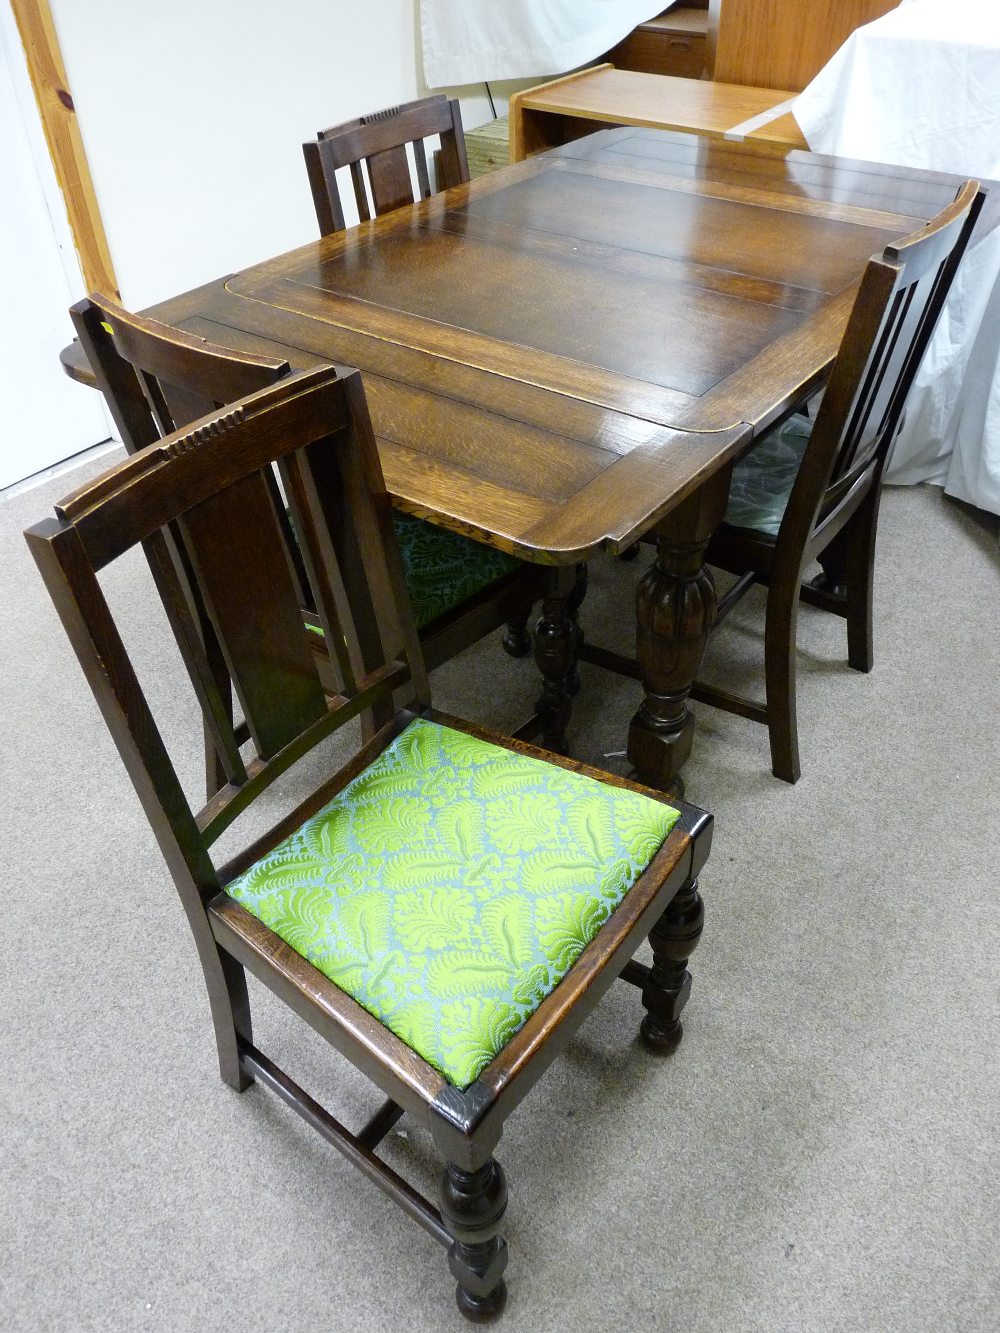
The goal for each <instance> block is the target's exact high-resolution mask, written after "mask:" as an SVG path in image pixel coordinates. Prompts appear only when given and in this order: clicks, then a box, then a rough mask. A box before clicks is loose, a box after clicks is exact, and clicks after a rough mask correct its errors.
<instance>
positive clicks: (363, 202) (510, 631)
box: [302, 93, 585, 732]
mask: <svg viewBox="0 0 1000 1333" xmlns="http://www.w3.org/2000/svg"><path fill="white" fill-rule="evenodd" d="M435 135H436V136H437V137H438V139H439V141H440V145H441V146H440V149H439V150H438V151H437V152H435V153H434V165H435V174H436V189H438V190H445V189H448V188H449V187H450V186H452V185H463V184H465V183H466V182H467V181H468V179H469V163H468V158H467V157H466V152H465V134H464V132H463V129H462V112H461V107H460V106H459V103H458V101H457V99H454V98H452V99H449V98H447V97H445V96H444V94H443V93H442V94H437V95H435V96H433V97H423V98H420V99H419V100H418V101H415V102H406V103H404V104H403V105H402V106H393V107H387V108H385V109H384V110H382V111H373V112H370V113H369V114H368V115H364V116H359V117H358V118H357V119H356V120H349V121H345V122H344V123H343V124H341V125H334V126H331V127H330V128H329V129H325V130H320V131H319V133H318V134H317V136H316V139H315V140H312V141H310V142H309V143H304V144H303V145H302V153H303V156H304V157H305V162H306V171H307V173H308V176H309V185H310V188H311V190H312V197H313V206H314V208H315V209H316V220H317V222H318V223H319V230H320V235H322V236H330V235H332V234H334V233H335V232H339V231H344V230H345V229H346V226H347V222H346V219H345V215H344V208H343V203H342V201H341V197H340V187H339V186H338V184H337V172H338V171H339V170H340V169H341V168H344V167H347V168H349V169H350V174H351V183H352V185H353V187H354V199H355V202H356V204H357V208H358V216H359V218H360V219H361V221H362V222H369V221H371V219H372V218H374V217H380V216H381V215H382V214H383V213H388V212H391V211H392V209H394V208H401V207H403V205H405V204H413V203H416V202H417V200H418V199H427V198H429V197H430V195H431V194H432V193H433V191H432V189H431V178H430V172H429V169H428V162H427V148H426V144H425V140H427V139H428V138H432V137H434V136H435ZM411 155H412V163H413V164H412V169H411V162H410V157H411ZM414 173H415V175H416V179H415V180H414ZM419 534H420V529H419V527H418V526H416V525H414V526H413V527H412V529H411V536H412V539H413V540H414V541H417V540H419ZM524 583H525V585H526V591H527V592H528V593H530V594H531V597H530V599H529V601H528V602H527V603H526V604H525V605H524V606H523V607H522V608H521V609H519V610H518V611H517V612H516V613H515V614H507V616H506V618H505V620H504V621H503V622H497V623H505V624H506V629H505V631H504V635H503V640H502V642H503V646H504V649H505V651H506V652H508V653H510V655H511V656H512V657H517V656H522V655H524V654H525V653H527V652H528V650H529V646H530V640H529V637H528V634H527V623H528V619H529V618H530V612H531V604H532V602H533V601H534V600H537V599H538V598H540V597H541V596H543V595H544V589H543V588H542V587H541V586H540V579H539V574H538V571H537V570H526V571H525V573H524ZM584 587H585V585H584V583H583V582H582V571H581V583H580V585H579V588H578V593H577V596H576V597H575V598H574V599H573V601H572V605H571V612H572V614H573V616H574V617H575V615H576V612H577V611H578V610H579V605H580V602H581V601H582V598H583V591H584ZM430 660H431V664H432V665H433V655H432V656H431V658H430ZM577 685H578V680H577V679H576V677H575V676H574V678H573V682H572V686H573V688H574V689H575V688H576V687H577ZM559 730H560V728H559V727H557V728H556V731H557V732H558V731H559Z"/></svg>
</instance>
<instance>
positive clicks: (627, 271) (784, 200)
mask: <svg viewBox="0 0 1000 1333" xmlns="http://www.w3.org/2000/svg"><path fill="white" fill-rule="evenodd" d="M956 185H957V180H956V178H955V177H953V176H950V175H946V174H942V173H935V172H928V171H915V170H906V169H901V168H895V167H887V166H886V167H882V166H874V165H873V164H871V163H863V162H848V161H844V160H841V159H836V158H825V157H819V156H816V155H814V154H810V153H808V152H803V151H799V150H791V149H788V148H787V147H782V146H779V145H772V144H762V143H753V142H749V141H746V142H742V143H731V142H727V141H724V140H719V139H701V138H697V137H695V136H692V135H687V134H680V133H674V132H668V131H659V130H653V129H646V128H641V127H629V128H622V129H612V130H605V131H601V132H599V133H597V134H594V135H592V136H589V137H588V138H585V139H579V140H576V141H574V142H572V143H570V144H566V145H564V146H562V147H560V148H556V149H554V150H552V151H550V152H547V153H544V154H541V155H539V156H538V157H534V158H531V159H528V160H527V161H524V162H521V163H518V164H516V165H514V166H511V167H508V168H505V169H502V170H500V171H498V172H496V173H494V174H493V175H490V176H486V177H482V178H480V179H478V180H475V181H473V182H472V183H471V184H468V185H463V186H458V187H456V188H454V189H451V190H448V191H446V192H443V193H441V194H438V195H434V196H432V197H431V198H429V199H426V200H423V201H422V202H420V203H418V204H415V205H413V206H412V207H406V208H402V209H399V210H396V211H395V212H393V213H390V214H387V215H385V216H383V217H381V218H379V219H376V220H375V221H372V222H368V223H363V224H361V225H360V226H357V227H354V228H352V229H349V230H348V231H346V232H343V233H340V234H337V235H333V236H329V237H326V238H324V239H322V240H318V241H314V242H312V243H310V244H308V245H305V246H302V247H301V248H299V249H297V250H294V251H292V252H291V253H288V254H285V255H282V256H280V257H278V258H274V259H270V260H267V261H266V262H264V263H261V264H257V265H255V266H254V267H252V268H248V269H245V270H243V271H242V272H239V273H235V274H232V275H230V276H229V277H226V278H224V279H219V280H218V281H216V282H212V283H209V284H207V285H206V286H203V287H200V288H198V289H196V290H195V291H192V292H188V293H185V294H184V295H181V296H178V297H175V298H173V299H172V300H169V301H166V302H163V303H162V304H160V305H157V306H155V307H153V308H151V309H150V310H149V311H148V312H147V313H148V314H151V315H153V316H154V317H155V318H157V319H160V320H163V321H165V322H167V323H170V324H173V325H175V326H177V327H179V328H182V329H185V330H187V331H189V332H191V333H195V334H200V335H202V336H204V337H205V338H207V339H209V340H210V341H212V342H216V343H221V344H223V345H226V346H230V347H234V348H236V349H239V350H244V351H258V352H265V353H270V354H273V355H280V356H281V357H283V358H286V359H287V360H288V361H289V362H290V363H291V364H292V365H293V366H294V367H301V366H307V365H312V364H316V363H318V362H332V363H334V364H341V365H347V366H357V367H359V368H360V369H361V371H362V373H363V378H364V383H365V387H366V391H367V396H368V401H369V405H370V409H371V413H372V419H373V423H374V427H375V433H376V436H377V438H378V443H379V451H380V456H381V460H382V466H383V470H384V473H385V478H386V483H387V486H388V489H389V491H390V494H391V495H392V497H393V502H394V503H395V504H396V505H398V506H399V507H400V508H403V509H405V510H408V511H409V512H411V513H414V514H417V515H419V516H421V517H424V518H427V519H429V520H431V521H432V522H435V523H439V524H442V525H444V526H446V527H449V528H452V529H454V530H456V531H459V532H462V533H465V534H467V535H470V536H473V537H475V538H476V539H478V540H480V541H483V542H486V543H489V544H490V545H493V546H495V547H498V548H500V549H502V550H505V551H508V552H512V553H513V554H515V555H518V556H520V557H522V558H523V559H525V560H529V561H535V562H538V563H540V564H542V565H545V566H547V567H548V568H549V571H550V573H549V583H548V593H549V595H547V596H546V597H545V598H544V600H543V603H542V612H541V617H540V620H539V624H538V628H537V630H536V636H535V642H536V659H537V661H538V663H539V666H540V668H541V671H542V675H543V678H544V682H545V683H544V692H543V701H542V702H543V715H544V716H545V719H546V728H545V739H546V741H547V743H549V744H553V745H557V746H561V745H563V744H564V742H565V728H566V724H567V721H568V718H569V707H570V705H569V700H570V695H571V690H572V687H573V681H574V677H575V652H576V635H577V633H578V631H577V629H576V625H575V612H576V606H577V604H578V602H579V598H580V570H581V568H582V567H584V566H585V564H586V562H587V561H588V560H589V559H590V558H591V557H593V556H594V555H595V553H597V552H598V551H608V552H612V553H622V552H624V551H625V550H626V549H627V548H629V547H631V546H632V545H633V544H634V543H635V542H636V541H637V540H638V539H639V538H640V537H643V536H645V535H647V534H651V535H652V536H653V537H654V538H655V545H656V556H655V559H654V561H653V563H652V564H651V566H650V567H649V569H648V571H647V572H646V573H645V575H644V576H643V577H642V579H641V580H640V583H639V588H638V593H637V599H636V608H635V615H636V621H635V625H636V642H635V647H636V658H637V663H638V674H639V677H640V679H641V683H642V692H643V697H642V699H641V702H640V703H639V707H638V709H637V711H636V713H635V716H634V717H633V719H632V721H631V724H630V729H629V736H628V750H627V753H628V756H629V759H630V762H631V764H632V766H633V767H634V769H635V771H636V773H637V774H638V776H639V777H640V778H641V779H642V780H643V781H645V782H648V783H650V784H652V785H654V786H658V787H661V788H665V789H668V790H675V791H676V790H679V789H680V787H681V786H682V779H681V770H682V768H683V765H684V763H685V760H686V759H687V758H688V755H689V753H690V750H691V743H692V734H693V727H694V721H693V717H692V715H691V711H690V708H689V705H688V696H689V693H690V690H691V686H692V682H693V680H694V676H695V673H696V670H697V668H698V665H699V663H700V659H701V656H702V654H703V651H704V646H705V643H706V640H707V636H708V631H709V627H710V625H711V621H712V617H713V613H714V606H715V593H714V584H713V580H712V576H711V573H710V571H709V570H708V569H707V568H706V566H705V564H704V552H705V548H706V546H707V543H708V540H709V537H710V536H711V534H712V532H713V530H714V529H715V528H716V527H717V526H718V524H719V522H720V521H721V519H722V516H723V514H724V511H725V507H726V499H727V494H728V487H729V478H730V473H731V470H732V464H733V462H734V461H735V460H736V459H737V458H738V457H739V456H740V455H741V454H742V453H744V452H745V451H746V450H747V449H748V448H749V447H750V445H751V444H752V442H753V440H754V439H755V437H756V436H758V435H759V433H760V432H761V431H762V430H764V429H765V428H767V427H768V426H770V425H771V424H772V423H774V422H777V421H779V420H780V419H781V418H782V417H783V416H785V415H787V414H788V413H789V412H790V411H792V410H794V408H795V407H796V406H797V405H799V404H801V403H802V401H803V400H804V399H805V398H806V397H807V396H808V395H809V394H811V393H812V392H813V391H815V390H816V389H817V388H818V387H819V386H820V385H821V384H822V382H823V380H824V377H825V376H826V374H827V373H828V371H829V368H830V365H831V364H832V360H833V357H834V355H835V353H836V350H837V346H838V343H839V340H840V337H841V335H842V332H843V329H844V325H845V322H846V318H847V314H848V311H849V309H850V306H851V302H852V299H853V297H854V294H855V291H856V288H857V284H858V281H859V279H860V276H861V273H862V270H863V268H864V265H865V262H866V260H867V259H868V257H869V256H870V255H872V254H873V253H876V252H881V251H882V250H883V248H884V247H885V246H886V244H888V243H889V242H892V241H894V240H897V239H899V238H900V237H902V236H905V235H907V234H909V233H910V232H912V231H914V230H915V229H916V228H918V227H919V226H920V225H921V224H922V223H924V222H925V221H926V220H927V219H929V218H930V217H932V216H933V215H934V214H936V213H937V212H938V211H939V210H940V209H941V208H942V207H943V206H944V205H945V204H946V203H947V202H949V201H950V200H951V199H952V198H953V196H954V193H955V189H956ZM985 211H986V210H984V212H985ZM81 355H82V354H81V353H80V352H79V349H76V350H75V351H74V350H70V351H68V352H67V353H66V354H64V363H65V365H66V369H67V371H68V373H70V374H72V375H75V376H76V377H77V378H80V379H82V380H86V379H87V378H88V374H87V367H86V366H85V365H84V364H82V363H81Z"/></svg>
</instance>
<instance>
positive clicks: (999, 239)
mask: <svg viewBox="0 0 1000 1333" xmlns="http://www.w3.org/2000/svg"><path fill="white" fill-rule="evenodd" d="M793 110H794V113H795V118H796V120H797V121H798V123H799V125H800V127H801V129H802V132H803V134H804V135H805V137H806V141H807V142H808V144H809V147H810V148H812V149H813V150H814V151H816V152H820V153H835V154H838V155H839V156H842V157H855V158H865V159H867V160H868V161H873V162H891V163H895V164H897V165H899V166H914V167H926V168H929V169H930V170H933V171H949V172H954V173H956V174H958V175H963V176H974V177H978V178H980V179H983V178H993V179H1000V3H998V0H903V3H902V4H901V5H900V7H899V8H898V9H895V10H892V11H891V12H890V13H888V14H886V15H885V16H884V17H883V18H880V19H878V20H876V21H875V22H874V23H869V24H867V25H866V26H865V27H863V28H859V29H858V30H857V31H856V32H855V33H853V34H852V36H851V37H850V38H849V39H848V41H847V42H846V43H845V44H844V45H843V46H842V47H841V49H840V50H839V51H838V52H837V54H836V55H835V56H834V57H833V59H832V60H831V61H830V62H829V64H828V65H826V66H825V68H824V69H822V70H821V71H820V73H819V74H818V75H817V76H816V78H815V79H814V80H813V82H812V83H811V84H810V85H809V86H808V87H807V88H806V89H805V91H804V92H803V93H802V94H801V95H800V97H799V98H798V99H797V100H796V102H795V105H794V107H793ZM886 479H887V480H888V481H894V482H897V483H912V482H919V481H933V482H936V483H938V484H941V485H944V487H945V490H946V491H947V492H948V493H949V494H951V495H955V496H957V497H959V498H960V499H962V500H967V501H969V502H970V503H972V504H975V505H978V506H979V507H980V508H981V509H988V510H991V511H992V512H994V513H1000V229H997V230H994V231H993V232H992V233H990V234H989V235H987V236H985V237H983V238H982V239H981V240H980V241H979V242H978V243H977V244H976V245H974V246H973V247H971V248H970V250H969V251H968V252H967V254H966V257H965V260H964V262H963V265H962V267H961V269H960V270H959V273H958V277H957V279H956V282H955V286H954V288H953V290H952V295H951V297H950V298H949V300H948V302H947V305H946V306H945V309H944V311H943V312H942V316H941V322H940V324H939V326H938V329H937V331H936V333H935V335H934V338H933V340H932V342H931V346H930V348H929V349H928V353H927V357H926V359H925V361H924V364H923V366H922V367H921V369H920V372H919V374H918V376H917V379H916V381H915V383H914V386H913V390H912V392H911V396H910V399H909V402H908V404H907V414H906V423H905V425H904V428H903V431H902V432H901V434H900V437H899V440H898V441H897V444H896V448H895V451H894V454H893V458H892V461H891V464H890V467H889V469H888V471H887V473H886Z"/></svg>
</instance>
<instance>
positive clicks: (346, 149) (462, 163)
mask: <svg viewBox="0 0 1000 1333" xmlns="http://www.w3.org/2000/svg"><path fill="white" fill-rule="evenodd" d="M435 135H436V136H438V138H439V140H440V145H441V146H440V149H439V150H438V151H437V152H436V153H435V154H434V163H435V168H436V188H437V189H438V190H446V189H448V188H449V187H450V186H452V185H464V184H465V182H466V181H467V180H468V179H469V163H468V159H467V157H466V153H465V135H464V133H463V130H462V113H461V109H460V107H459V104H458V102H457V100H455V99H449V98H447V97H445V96H444V94H443V93H442V94H438V95H436V96H434V97H423V98H421V99H420V100H419V101H416V102H407V103H405V104H404V105H403V106H393V107H387V108H386V109H385V110H384V111H374V112H371V113H370V114H368V115H366V116H359V117H358V118H357V119H356V120H349V121H345V122H344V124H342V125H334V126H331V127H330V128H329V129H326V130H320V131H319V133H318V134H317V136H316V138H315V140H310V142H308V143H304V144H303V145H302V153H303V155H304V157H305V160H306V171H307V173H308V176H309V185H310V187H311V189H312V196H313V206H314V208H315V209H316V220H317V221H318V223H319V230H320V234H321V235H323V236H330V235H332V233H334V232H337V231H343V230H344V229H345V227H346V226H347V223H346V221H345V217H344V208H343V204H342V201H341V197H340V189H339V187H338V185H337V175H336V173H337V172H338V171H339V170H340V169H341V168H342V167H348V168H349V169H350V173H351V183H352V185H353V187H354V199H355V202H356V204H357V207H358V216H359V218H360V219H361V221H362V222H368V221H370V220H371V219H372V218H373V217H378V216H380V214H382V213H388V212H390V210H392V209H394V208H401V207H402V206H403V205H404V204H413V203H416V202H417V200H418V199H427V198H429V196H430V195H431V193H432V190H431V177H430V171H429V169H428V163H427V149H426V146H425V143H424V141H425V140H426V139H429V138H432V137H434V136H435ZM408 149H409V151H407V150H408ZM411 157H412V168H411ZM414 173H415V175H416V180H415V181H414Z"/></svg>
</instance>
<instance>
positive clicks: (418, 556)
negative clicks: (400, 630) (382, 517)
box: [392, 513, 521, 629]
mask: <svg viewBox="0 0 1000 1333" xmlns="http://www.w3.org/2000/svg"><path fill="white" fill-rule="evenodd" d="M392 522H393V527H394V528H395V530H396V540H397V541H398V542H399V550H400V554H401V556H402V557H403V569H404V570H405V571H406V585H407V587H408V588H409V590H410V601H411V602H412V604H413V614H414V616H415V617H416V622H417V628H418V629H422V628H423V626H424V625H429V624H430V622H431V621H432V620H436V619H437V617H438V616H439V615H441V614H442V613H443V612H445V611H450V610H451V608H452V607H454V606H458V605H459V604H460V603H462V602H464V601H466V600H467V598H469V597H472V596H473V595H474V594H475V593H477V592H482V591H483V589H484V588H488V587H489V586H490V584H491V583H495V582H496V581H497V580H498V579H500V578H503V576H504V575H505V574H509V573H511V572H512V571H513V570H515V569H518V568H520V566H521V561H520V560H516V559H515V558H514V556H512V555H506V554H505V553H504V552H503V551H497V550H496V549H495V548H493V547H491V546H483V545H482V544H481V543H480V542H474V541H472V540H471V539H470V538H468V537H462V536H461V535H460V534H459V533H457V532H449V531H448V529H447V528H439V527H437V526H436V524H434V523H425V522H424V521H423V519H419V518H414V517H413V515H412V514H400V513H396V514H393V516H392Z"/></svg>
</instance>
